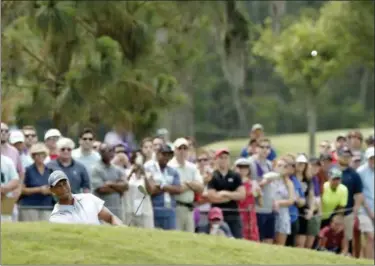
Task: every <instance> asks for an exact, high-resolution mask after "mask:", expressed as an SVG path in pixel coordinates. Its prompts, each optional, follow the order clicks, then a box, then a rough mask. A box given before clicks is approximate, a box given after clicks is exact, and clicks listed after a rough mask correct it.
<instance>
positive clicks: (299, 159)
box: [296, 154, 308, 163]
mask: <svg viewBox="0 0 375 266" xmlns="http://www.w3.org/2000/svg"><path fill="white" fill-rule="evenodd" d="M296 163H308V160H307V158H306V156H305V155H303V154H300V155H298V156H297V158H296Z"/></svg>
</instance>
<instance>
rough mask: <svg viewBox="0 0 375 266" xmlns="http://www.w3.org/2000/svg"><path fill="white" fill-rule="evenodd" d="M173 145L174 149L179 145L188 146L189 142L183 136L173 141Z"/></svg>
mask: <svg viewBox="0 0 375 266" xmlns="http://www.w3.org/2000/svg"><path fill="white" fill-rule="evenodd" d="M173 146H174V148H175V149H178V148H180V147H181V146H186V147H188V146H189V142H188V141H187V139H185V138H178V139H176V140H175V141H174V143H173Z"/></svg>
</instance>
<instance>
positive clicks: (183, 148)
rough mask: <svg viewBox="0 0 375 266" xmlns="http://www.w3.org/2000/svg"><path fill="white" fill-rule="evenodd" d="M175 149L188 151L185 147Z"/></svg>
mask: <svg viewBox="0 0 375 266" xmlns="http://www.w3.org/2000/svg"><path fill="white" fill-rule="evenodd" d="M177 149H178V150H188V149H189V148H188V147H186V146H181V147H178V148H177Z"/></svg>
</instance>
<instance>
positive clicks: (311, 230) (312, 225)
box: [307, 216, 321, 236]
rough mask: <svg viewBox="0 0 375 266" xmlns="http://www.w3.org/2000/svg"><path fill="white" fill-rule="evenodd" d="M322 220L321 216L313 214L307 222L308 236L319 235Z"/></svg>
mask: <svg viewBox="0 0 375 266" xmlns="http://www.w3.org/2000/svg"><path fill="white" fill-rule="evenodd" d="M320 222H321V218H320V217H319V216H313V217H311V219H310V220H309V221H308V222H307V235H308V236H317V235H319V231H320Z"/></svg>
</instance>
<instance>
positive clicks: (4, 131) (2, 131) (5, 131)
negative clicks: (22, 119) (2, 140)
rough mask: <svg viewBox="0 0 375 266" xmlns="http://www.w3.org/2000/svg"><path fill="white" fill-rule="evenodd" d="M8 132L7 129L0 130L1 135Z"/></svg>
mask: <svg viewBox="0 0 375 266" xmlns="http://www.w3.org/2000/svg"><path fill="white" fill-rule="evenodd" d="M8 132H9V129H2V130H1V133H8Z"/></svg>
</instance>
